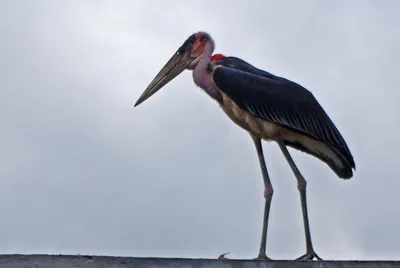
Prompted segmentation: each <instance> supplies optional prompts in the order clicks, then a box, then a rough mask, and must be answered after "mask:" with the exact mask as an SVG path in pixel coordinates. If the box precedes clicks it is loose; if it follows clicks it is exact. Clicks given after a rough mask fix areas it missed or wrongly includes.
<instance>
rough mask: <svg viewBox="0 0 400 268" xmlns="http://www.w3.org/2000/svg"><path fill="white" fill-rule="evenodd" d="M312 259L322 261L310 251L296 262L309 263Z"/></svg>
mask: <svg viewBox="0 0 400 268" xmlns="http://www.w3.org/2000/svg"><path fill="white" fill-rule="evenodd" d="M314 258H316V259H317V260H319V261H322V259H321V258H320V257H319V256H318V255H317V253H315V252H314V251H310V252H308V253H306V254H304V255H303V256H301V257H299V258H297V259H296V260H298V261H311V260H313V259H314Z"/></svg>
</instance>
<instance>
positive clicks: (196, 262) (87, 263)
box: [0, 255, 400, 268]
mask: <svg viewBox="0 0 400 268" xmlns="http://www.w3.org/2000/svg"><path fill="white" fill-rule="evenodd" d="M3 267H4V268H5V267H7V268H22V267H24V268H25V267H35V268H50V267H54V268H67V267H85V268H86V267H87V268H89V267H104V268H108V267H113V268H126V267H138V268H139V267H140V268H156V267H162V268H174V267H183V268H200V267H201V268H203V267H212V268H231V267H232V268H239V267H244V268H267V267H268V268H288V267H295V268H309V267H315V268H317V267H318V268H339V267H346V268H361V267H367V268H368V267H376V268H378V267H379V268H394V267H396V268H397V267H399V268H400V261H309V262H300V261H271V262H267V261H254V260H216V259H179V258H176V259H175V258H132V257H108V256H83V255H0V268H3Z"/></svg>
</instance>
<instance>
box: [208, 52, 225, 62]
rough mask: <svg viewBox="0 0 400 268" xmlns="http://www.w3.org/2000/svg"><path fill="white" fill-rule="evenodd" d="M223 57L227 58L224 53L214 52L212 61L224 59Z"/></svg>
mask: <svg viewBox="0 0 400 268" xmlns="http://www.w3.org/2000/svg"><path fill="white" fill-rule="evenodd" d="M223 58H225V56H224V55H222V54H214V55H212V56H211V61H215V60H222V59H223Z"/></svg>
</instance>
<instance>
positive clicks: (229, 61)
mask: <svg viewBox="0 0 400 268" xmlns="http://www.w3.org/2000/svg"><path fill="white" fill-rule="evenodd" d="M217 64H219V65H220V66H219V67H217V68H216V69H215V70H214V72H213V79H214V82H215V84H216V85H217V86H218V88H219V89H220V90H221V91H222V92H224V93H225V94H226V95H227V96H229V97H230V98H231V99H232V100H233V101H234V102H235V103H236V104H237V105H238V106H239V107H240V108H241V109H243V110H245V111H247V112H249V113H250V114H252V115H253V116H256V117H258V118H261V119H264V120H268V121H270V122H273V123H276V124H279V125H281V126H284V127H286V128H289V129H291V130H293V131H296V132H298V133H300V134H303V135H306V136H309V137H311V138H313V139H315V140H318V141H321V142H324V143H326V144H328V145H329V146H330V147H331V148H332V150H333V151H335V152H336V154H338V156H339V157H340V158H342V160H343V161H344V162H345V163H347V165H346V166H348V167H349V169H350V173H351V174H352V171H351V168H355V163H354V160H353V157H352V155H351V153H350V150H349V148H348V147H347V144H346V142H345V141H344V139H343V137H342V136H341V134H340V133H339V131H338V129H337V128H336V126H335V125H334V123H333V122H332V120H331V119H330V118H329V116H328V115H327V114H326V112H325V111H324V109H323V108H322V107H321V105H320V104H319V103H318V101H317V100H316V99H315V97H314V96H313V94H312V93H311V92H310V91H308V90H307V89H305V88H304V87H302V86H300V85H298V84H296V83H294V82H292V81H290V80H287V79H285V78H282V77H278V76H275V75H273V74H271V73H268V72H266V71H263V70H260V69H257V68H255V67H254V66H252V65H250V64H248V63H246V62H245V61H242V60H240V59H238V58H235V57H227V58H225V59H223V60H220V61H219V62H218V63H217ZM293 147H296V146H293ZM298 149H305V148H298ZM346 172H347V173H348V172H349V171H346ZM338 175H339V174H338ZM341 176H348V175H343V174H342V175H341Z"/></svg>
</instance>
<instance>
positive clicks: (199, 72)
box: [193, 42, 221, 102]
mask: <svg viewBox="0 0 400 268" xmlns="http://www.w3.org/2000/svg"><path fill="white" fill-rule="evenodd" d="M213 51H214V44H213V43H212V42H208V43H207V44H206V45H205V47H204V51H203V53H202V54H201V56H200V60H199V61H198V63H197V65H196V66H195V67H194V70H193V80H194V82H195V84H196V85H197V86H199V87H201V88H202V89H203V90H204V91H205V92H206V93H207V94H208V95H209V96H210V97H211V98H213V99H214V100H216V101H218V102H221V94H220V92H219V90H218V89H216V88H215V87H214V85H213V83H212V78H211V74H210V72H209V71H208V68H207V67H208V64H209V63H211V55H212V53H213Z"/></svg>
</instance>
